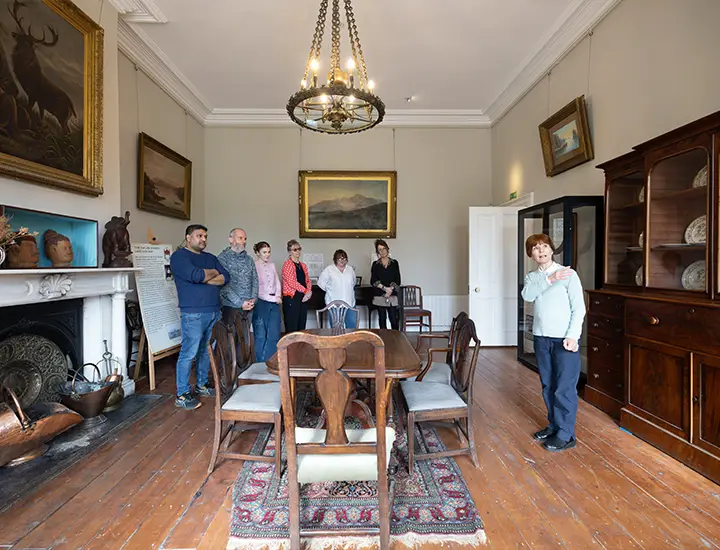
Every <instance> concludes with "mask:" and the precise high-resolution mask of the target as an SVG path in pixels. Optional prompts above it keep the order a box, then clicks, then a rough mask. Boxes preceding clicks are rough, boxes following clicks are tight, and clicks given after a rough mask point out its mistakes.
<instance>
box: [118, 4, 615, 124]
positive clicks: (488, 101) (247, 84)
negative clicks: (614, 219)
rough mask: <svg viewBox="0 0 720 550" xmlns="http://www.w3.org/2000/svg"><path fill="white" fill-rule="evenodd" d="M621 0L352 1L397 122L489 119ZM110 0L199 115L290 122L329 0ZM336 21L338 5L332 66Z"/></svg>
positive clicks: (130, 43) (139, 53)
mask: <svg viewBox="0 0 720 550" xmlns="http://www.w3.org/2000/svg"><path fill="white" fill-rule="evenodd" d="M619 1H620V0H452V1H451V2H448V1H447V0H445V1H440V0H424V1H423V2H422V3H420V2H418V1H417V0H355V2H353V9H354V13H355V19H356V22H357V28H358V32H359V36H360V42H361V44H362V49H363V52H364V54H365V59H366V62H367V66H368V73H369V77H370V78H371V79H373V80H374V81H375V83H376V93H377V94H378V95H379V96H380V97H381V98H382V99H383V101H384V102H385V105H386V106H387V108H388V117H387V118H388V119H389V120H390V121H391V122H392V120H393V118H395V119H397V121H402V120H405V121H406V122H408V123H411V122H415V123H421V121H425V122H427V123H429V124H441V123H445V124H447V123H453V122H454V123H455V124H457V125H475V126H478V125H479V126H483V125H485V126H487V125H490V123H491V122H492V120H494V119H497V118H499V116H501V115H502V114H503V112H504V111H506V110H507V109H508V108H509V107H511V106H512V104H514V103H515V101H517V99H519V98H520V97H521V96H522V95H523V94H524V93H525V92H526V91H527V89H529V87H530V86H532V85H534V84H535V82H537V80H538V79H539V78H541V77H542V76H543V75H544V74H546V73H547V71H548V70H549V69H550V68H551V67H552V65H553V64H554V63H556V62H557V60H558V59H559V58H560V57H561V56H562V55H564V54H565V53H566V52H567V51H568V50H569V49H570V48H571V47H573V46H574V45H575V44H576V43H577V42H578V41H579V40H581V39H582V38H583V36H585V35H586V34H587V32H588V31H589V30H590V29H592V27H593V26H594V25H595V24H597V22H598V21H599V20H600V19H601V18H602V17H603V16H604V15H605V14H607V13H608V12H609V11H610V9H612V7H614V5H615V4H617V3H618V2H619ZM111 2H112V3H113V4H114V5H115V7H116V8H117V9H118V11H119V12H120V14H121V24H120V29H119V44H120V48H121V50H123V51H124V52H125V53H126V54H127V55H128V56H129V57H130V58H131V59H132V60H133V61H134V62H135V63H137V64H138V65H139V66H140V68H142V69H143V70H145V71H146V72H148V73H149V74H150V76H151V77H153V78H154V80H156V81H157V82H158V83H159V84H160V85H161V87H163V88H164V89H165V90H166V91H167V92H168V93H169V94H170V95H171V96H173V97H174V99H176V100H178V101H179V102H180V103H181V104H182V105H183V106H184V107H185V108H186V109H188V111H189V112H190V113H191V114H193V116H195V117H196V118H198V120H200V121H201V122H203V123H206V124H212V125H219V124H243V123H245V124H251V123H261V124H273V123H285V122H289V119H288V118H287V115H286V114H285V110H284V109H285V104H286V103H287V99H288V98H289V97H290V95H292V94H293V93H294V92H295V91H296V90H297V89H298V87H299V84H300V79H301V78H302V76H303V72H304V69H305V63H306V61H307V57H308V52H309V50H310V43H311V40H312V33H313V31H314V28H315V23H316V20H317V13H318V8H319V4H320V1H319V0H273V1H257V2H246V1H239V0H212V4H211V5H212V9H208V5H210V2H207V0H206V1H205V2H201V1H200V0H111ZM330 4H331V5H332V2H331V3H330ZM340 5H341V19H342V20H343V27H342V29H341V32H342V35H341V57H342V59H343V62H344V60H346V59H347V58H348V57H349V42H348V37H347V28H346V25H345V21H344V19H345V16H344V10H343V2H341V3H340ZM449 5H451V6H452V8H448V6H449ZM329 26H330V13H328V17H327V23H326V33H325V36H324V41H323V52H324V55H323V57H322V58H321V60H320V61H321V71H320V72H321V75H323V74H324V71H326V69H327V67H328V64H329V43H330V29H329ZM322 80H324V79H322V78H321V81H322ZM408 97H411V98H412V100H411V101H410V102H408V101H407V100H406V98H408Z"/></svg>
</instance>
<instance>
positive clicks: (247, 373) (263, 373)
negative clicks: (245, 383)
mask: <svg viewBox="0 0 720 550" xmlns="http://www.w3.org/2000/svg"><path fill="white" fill-rule="evenodd" d="M238 380H262V381H263V382H280V377H279V376H278V375H277V374H270V373H269V372H268V370H267V365H266V364H265V363H253V364H252V365H250V366H249V367H248V368H246V369H245V370H244V371H242V373H240V375H239V376H238Z"/></svg>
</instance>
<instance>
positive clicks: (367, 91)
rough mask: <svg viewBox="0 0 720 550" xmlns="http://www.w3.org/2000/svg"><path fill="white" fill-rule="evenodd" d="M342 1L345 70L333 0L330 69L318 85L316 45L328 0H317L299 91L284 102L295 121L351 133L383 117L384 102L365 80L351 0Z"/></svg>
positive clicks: (318, 45) (337, 4)
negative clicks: (347, 37) (347, 49)
mask: <svg viewBox="0 0 720 550" xmlns="http://www.w3.org/2000/svg"><path fill="white" fill-rule="evenodd" d="M344 2H345V15H346V17H347V27H348V33H349V35H350V49H351V50H352V58H350V60H349V61H348V64H347V70H342V69H341V68H340V0H333V3H332V27H331V28H332V46H331V52H330V70H329V71H328V74H327V83H326V84H325V85H324V86H319V85H318V70H319V69H320V48H321V46H322V39H323V34H324V33H325V18H326V15H327V9H328V0H321V2H320V13H319V14H318V20H317V25H316V26H315V33H314V34H313V39H312V45H311V46H310V55H309V56H308V61H307V64H306V66H305V75H304V76H303V79H302V81H301V83H300V90H299V91H298V92H296V93H295V94H293V95H292V96H291V97H290V99H289V100H288V104H287V112H288V114H289V115H290V118H291V119H292V120H293V121H294V122H295V123H296V124H298V125H300V126H301V127H302V128H307V129H308V130H313V131H315V132H323V133H326V134H353V133H356V132H362V131H363V130H369V129H370V128H372V127H373V126H376V125H377V124H379V123H380V122H381V121H382V119H383V117H384V116H385V104H384V103H383V102H382V100H381V99H380V98H379V97H378V96H376V95H375V94H374V93H373V88H374V84H373V81H372V80H369V79H368V75H367V66H366V65H365V57H364V56H363V52H362V47H361V46H360V38H358V31H357V25H356V24H355V15H354V14H353V9H352V5H351V0H344ZM356 73H357V78H356ZM356 84H358V86H357V87H356Z"/></svg>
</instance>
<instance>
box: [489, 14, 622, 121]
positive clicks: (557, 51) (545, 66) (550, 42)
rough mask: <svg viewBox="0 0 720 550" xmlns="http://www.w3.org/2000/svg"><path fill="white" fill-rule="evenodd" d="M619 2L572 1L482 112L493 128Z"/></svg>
mask: <svg viewBox="0 0 720 550" xmlns="http://www.w3.org/2000/svg"><path fill="white" fill-rule="evenodd" d="M621 1H622V0H575V2H573V3H572V4H571V5H570V6H569V7H568V9H567V10H566V11H565V13H564V14H563V16H562V17H560V18H559V19H558V22H557V24H556V25H555V26H554V27H553V28H552V29H551V30H550V32H548V33H547V34H546V35H545V36H544V37H543V39H542V40H541V42H540V44H539V47H538V48H537V49H536V53H534V54H533V55H532V56H530V57H529V58H528V59H527V60H526V61H525V62H524V63H523V64H522V65H521V66H520V67H519V69H518V71H517V74H516V75H515V77H514V78H513V79H512V80H511V81H510V83H509V84H508V86H506V87H505V89H504V90H503V91H502V92H501V93H500V95H499V96H498V97H497V98H495V101H493V102H492V103H491V104H490V106H489V107H488V108H487V109H486V110H485V114H486V115H487V116H488V118H489V119H490V120H492V124H493V125H494V124H497V123H498V122H499V121H500V119H501V118H502V117H503V116H505V114H506V113H507V112H508V111H509V110H510V109H512V108H513V107H514V106H515V104H516V103H517V102H518V101H520V100H521V99H522V98H523V97H524V96H525V94H526V93H528V92H529V91H530V90H531V89H532V88H533V86H535V85H536V84H537V83H538V82H539V81H540V80H541V79H542V78H543V77H544V76H546V75H547V74H548V72H550V71H551V70H552V68H553V67H554V66H555V65H557V64H558V63H559V62H560V60H561V59H562V58H563V57H565V56H566V55H567V54H568V53H569V52H570V50H572V49H573V48H574V47H575V46H577V45H578V43H579V42H580V41H581V40H583V38H585V37H586V36H587V35H588V34H589V33H590V32H591V31H592V30H593V29H594V28H595V26H596V25H597V24H598V23H600V21H602V19H603V18H604V17H605V16H606V15H607V14H608V13H610V12H611V11H612V10H613V8H615V6H617V5H618V4H619V3H620V2H621Z"/></svg>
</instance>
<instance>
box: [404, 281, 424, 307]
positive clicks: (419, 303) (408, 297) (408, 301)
mask: <svg viewBox="0 0 720 550" xmlns="http://www.w3.org/2000/svg"><path fill="white" fill-rule="evenodd" d="M399 293H400V295H399V297H398V303H399V305H400V307H401V308H403V309H422V308H423V296H422V288H420V287H419V286H415V285H407V286H401V287H400V289H399Z"/></svg>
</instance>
